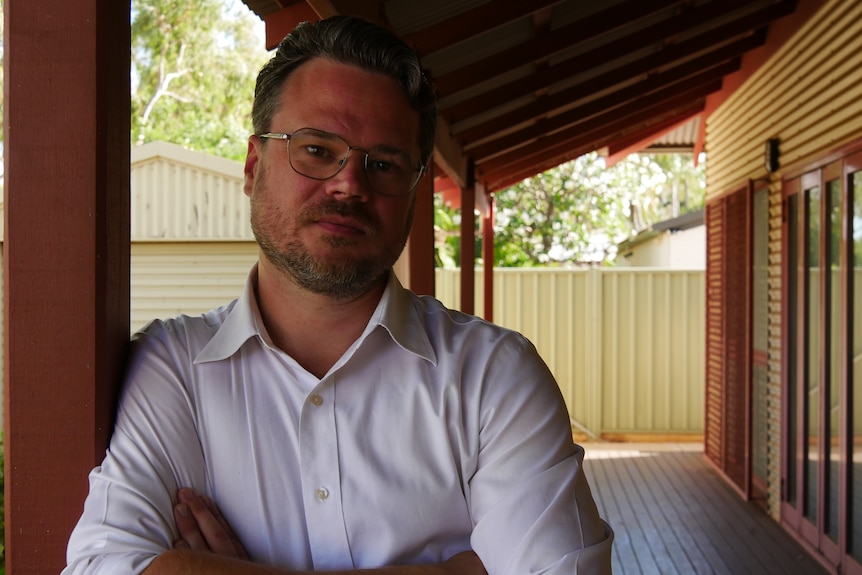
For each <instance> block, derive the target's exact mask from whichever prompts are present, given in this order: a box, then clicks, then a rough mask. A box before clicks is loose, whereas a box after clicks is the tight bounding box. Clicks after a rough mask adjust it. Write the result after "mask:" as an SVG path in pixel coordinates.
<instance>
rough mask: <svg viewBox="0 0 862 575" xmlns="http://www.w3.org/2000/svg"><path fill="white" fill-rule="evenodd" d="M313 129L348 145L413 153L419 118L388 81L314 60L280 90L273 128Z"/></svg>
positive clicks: (397, 87) (374, 74) (400, 90)
mask: <svg viewBox="0 0 862 575" xmlns="http://www.w3.org/2000/svg"><path fill="white" fill-rule="evenodd" d="M305 127H310V128H315V129H318V130H324V131H327V132H332V133H333V134H338V135H339V136H341V137H343V138H345V139H346V140H347V141H348V142H350V143H351V145H354V146H365V147H376V146H381V145H383V146H395V147H400V148H403V149H408V150H418V145H419V113H418V112H417V111H416V110H414V109H413V108H412V107H411V106H410V102H409V101H408V99H407V96H406V94H405V93H404V89H403V88H402V87H401V86H400V85H399V84H398V82H396V81H395V80H394V79H393V78H390V77H389V76H386V75H384V74H381V73H378V72H369V71H368V70H364V69H362V68H359V67H357V66H352V65H349V64H342V63H339V62H334V61H332V60H328V59H325V58H314V59H312V60H310V61H308V62H306V63H304V64H302V65H301V66H299V67H298V68H297V69H296V70H295V71H294V72H293V73H292V74H291V75H290V76H289V77H288V79H287V81H286V82H285V85H284V86H283V87H282V92H281V101H280V105H279V108H278V110H277V111H276V114H275V117H274V118H273V129H277V130H285V131H293V130H297V129H299V128H305Z"/></svg>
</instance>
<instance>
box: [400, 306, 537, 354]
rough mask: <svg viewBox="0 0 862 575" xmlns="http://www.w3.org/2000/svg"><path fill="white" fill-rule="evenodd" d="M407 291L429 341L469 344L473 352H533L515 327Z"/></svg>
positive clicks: (528, 342)
mask: <svg viewBox="0 0 862 575" xmlns="http://www.w3.org/2000/svg"><path fill="white" fill-rule="evenodd" d="M410 294H411V298H412V301H413V307H414V309H415V311H416V313H417V317H418V318H419V321H420V322H421V323H422V324H423V327H424V328H425V332H426V333H427V334H428V337H429V339H431V340H432V343H446V344H447V345H452V344H453V343H454V344H457V345H459V346H469V347H470V348H471V349H474V351H475V347H476V346H479V347H482V348H485V349H487V351H488V352H492V351H494V350H495V349H497V348H499V347H501V346H502V347H504V348H505V349H507V350H508V351H513V350H515V349H523V350H524V351H526V352H535V348H534V347H533V345H532V343H531V342H530V341H529V340H528V339H527V338H526V337H524V336H523V335H522V334H521V333H519V332H517V331H515V330H512V329H509V328H505V327H502V326H499V325H497V324H494V323H491V322H489V321H487V320H485V319H483V318H481V317H478V316H475V315H470V314H466V313H464V312H461V311H458V310H454V309H451V308H448V307H446V306H445V305H444V304H443V303H442V302H441V301H439V300H438V299H436V298H434V297H431V296H420V295H416V294H413V293H412V292H410ZM435 347H436V345H435Z"/></svg>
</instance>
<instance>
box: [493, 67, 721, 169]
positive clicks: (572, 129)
mask: <svg viewBox="0 0 862 575" xmlns="http://www.w3.org/2000/svg"><path fill="white" fill-rule="evenodd" d="M720 88H721V80H714V81H712V82H710V83H708V84H703V85H698V86H694V87H691V88H689V89H688V90H682V91H680V92H677V91H676V90H675V89H674V90H668V91H663V92H660V93H657V94H655V95H653V96H650V97H647V98H644V99H642V100H639V101H636V102H632V103H630V104H627V105H625V106H621V107H619V108H616V109H613V110H608V111H607V112H605V113H603V114H599V115H597V116H594V117H592V118H590V119H588V120H586V121H583V122H580V123H578V124H568V125H561V126H557V127H555V130H553V131H552V130H548V131H546V132H543V134H544V133H547V134H550V135H547V136H543V137H540V138H536V139H534V140H533V141H528V142H525V143H524V145H522V146H519V147H516V148H513V149H510V150H509V151H508V152H506V153H503V154H500V155H495V156H493V157H490V158H487V159H485V160H484V161H482V162H481V163H478V162H479V160H477V166H478V168H479V170H480V172H481V173H482V174H487V173H488V172H493V171H497V170H502V169H505V168H506V167H507V166H511V165H513V164H515V163H517V162H519V161H523V160H525V159H529V158H532V159H534V160H536V161H541V159H542V158H541V157H537V156H543V155H552V154H553V153H554V149H555V147H556V146H560V145H563V147H564V149H565V148H566V147H574V146H576V145H577V143H583V144H587V143H591V144H595V147H594V148H593V149H598V148H600V147H601V146H600V145H598V144H596V142H597V141H598V140H600V139H602V138H604V139H605V140H610V139H612V137H613V136H612V135H614V134H620V133H626V132H628V131H630V130H632V128H633V127H636V124H638V123H640V122H647V121H649V120H650V118H653V117H657V116H659V115H661V114H667V113H669V112H672V111H674V110H676V109H678V108H682V107H688V106H690V105H691V104H692V103H693V102H700V100H701V99H702V98H705V97H706V96H707V95H708V94H710V93H712V92H715V91H716V90H718V89H720Z"/></svg>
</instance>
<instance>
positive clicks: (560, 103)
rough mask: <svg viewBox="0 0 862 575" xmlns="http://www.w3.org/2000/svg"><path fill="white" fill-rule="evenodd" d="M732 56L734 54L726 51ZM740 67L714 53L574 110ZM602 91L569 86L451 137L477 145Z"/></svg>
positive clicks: (596, 108)
mask: <svg viewBox="0 0 862 575" xmlns="http://www.w3.org/2000/svg"><path fill="white" fill-rule="evenodd" d="M727 52H728V53H733V52H734V51H727ZM741 64H742V59H741V58H739V57H736V58H734V59H732V60H730V61H727V57H726V52H725V51H716V52H713V53H710V54H705V55H703V56H701V57H699V58H695V59H694V60H690V61H688V62H686V63H685V64H682V65H680V66H677V67H675V68H671V69H669V70H666V71H664V72H660V73H658V74H654V75H652V76H648V77H647V78H646V79H645V80H643V81H641V82H637V83H636V84H632V85H630V86H627V87H625V88H623V89H621V90H617V91H615V92H612V93H610V94H608V95H607V96H603V97H600V98H597V99H595V100H592V101H591V102H588V103H586V104H583V105H581V106H579V107H577V108H575V109H576V110H580V115H581V116H583V117H586V116H589V115H592V114H595V113H598V112H600V111H602V110H604V109H607V108H610V107H614V106H618V105H620V104H624V103H626V102H628V101H631V100H635V99H637V98H640V97H642V96H643V95H645V94H649V93H651V92H654V91H655V90H658V89H661V88H664V87H666V86H669V85H672V84H675V83H677V82H680V81H683V80H685V79H687V78H693V77H697V76H698V75H699V74H706V73H707V72H709V73H710V74H709V75H710V76H712V77H721V76H724V75H726V74H730V73H732V72H736V71H737V70H739V68H740V66H741ZM603 89H605V87H603V86H601V82H599V85H594V84H593V82H592V81H587V82H584V83H582V84H578V85H577V86H573V87H572V88H569V89H567V90H563V91H562V92H558V93H556V94H554V95H551V96H546V97H544V98H539V99H537V100H536V101H535V102H533V103H532V104H529V105H527V106H523V107H521V108H518V109H516V110H513V111H512V112H509V113H507V114H503V115H501V116H497V117H496V118H493V119H492V120H489V121H487V122H484V123H483V124H479V125H477V126H474V127H472V128H470V129H468V130H465V131H463V132H461V133H456V134H455V137H456V139H458V140H459V141H461V142H462V143H463V144H464V146H465V147H468V148H469V146H470V144H471V143H474V142H477V141H479V140H482V139H484V138H488V137H490V136H493V135H494V134H495V133H499V132H502V131H504V130H506V129H507V128H511V127H512V126H517V125H519V124H523V123H525V122H529V121H534V120H537V119H539V118H542V117H549V116H550V115H552V114H553V113H554V112H555V111H557V110H561V109H563V108H564V107H565V106H566V105H567V104H571V103H572V102H575V101H577V100H578V99H579V98H583V96H584V94H594V93H599V92H601V91H602V90H603Z"/></svg>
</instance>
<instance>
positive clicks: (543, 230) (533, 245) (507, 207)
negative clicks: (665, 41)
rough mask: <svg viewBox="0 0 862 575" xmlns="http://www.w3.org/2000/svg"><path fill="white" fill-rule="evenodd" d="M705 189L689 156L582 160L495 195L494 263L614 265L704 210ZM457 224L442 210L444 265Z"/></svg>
mask: <svg viewBox="0 0 862 575" xmlns="http://www.w3.org/2000/svg"><path fill="white" fill-rule="evenodd" d="M705 187H706V182H705V178H704V169H703V166H700V167H695V166H694V162H693V161H692V157H691V156H690V155H686V154H667V155H638V154H634V155H631V156H629V157H628V158H626V159H624V160H622V161H620V162H618V163H617V164H615V165H614V166H613V167H611V168H608V169H606V168H605V165H604V159H603V158H600V157H598V155H596V154H595V153H593V154H587V155H585V156H581V157H580V158H578V159H576V160H573V161H571V162H567V163H565V164H562V165H560V166H558V167H557V168H555V169H553V170H548V171H546V172H544V173H542V174H538V175H536V176H534V177H532V178H528V179H526V180H524V181H522V182H520V183H518V184H517V185H515V186H512V187H510V188H507V189H505V190H502V191H500V192H497V193H496V194H495V196H494V197H495V199H494V202H495V214H494V265H495V266H499V267H523V266H539V265H558V266H578V265H612V262H613V258H614V256H615V255H616V250H617V245H618V244H619V243H620V242H621V241H623V240H625V239H626V238H628V237H631V236H632V235H633V234H634V233H636V232H637V231H639V230H643V229H645V228H647V227H649V226H650V225H652V224H653V223H656V222H658V221H661V220H664V219H668V218H671V217H675V216H677V215H680V214H681V213H685V212H686V211H691V210H695V209H698V208H700V207H702V206H703V195H704V190H705ZM443 214H445V217H444V215H443ZM459 222H460V215H459V214H457V213H455V212H454V211H453V210H451V209H448V208H446V207H445V206H443V205H442V203H439V204H438V205H437V215H436V217H435V223H436V224H437V228H438V241H437V244H436V245H437V254H438V265H446V266H449V265H453V264H454V265H457V262H458V261H459V260H458V252H459V249H458V247H459V244H458V241H459V239H458V235H459V233H460V232H459V230H458V225H459ZM447 224H448V225H449V226H450V227H448V228H447V227H446V226H447ZM441 229H445V230H446V233H445V234H442V233H441V231H440V230H441ZM441 238H443V239H444V242H445V243H441ZM476 253H481V251H478V250H477V252H476Z"/></svg>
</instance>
